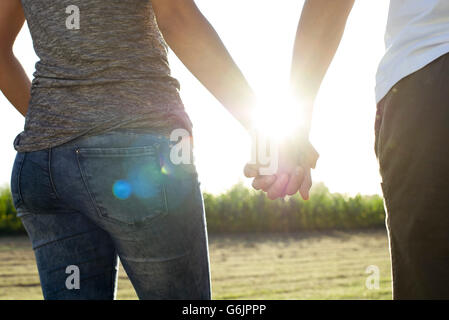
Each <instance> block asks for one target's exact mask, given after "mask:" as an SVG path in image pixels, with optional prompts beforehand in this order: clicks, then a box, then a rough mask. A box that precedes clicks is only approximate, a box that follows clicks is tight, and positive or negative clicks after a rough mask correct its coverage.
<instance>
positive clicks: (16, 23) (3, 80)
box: [0, 0, 31, 116]
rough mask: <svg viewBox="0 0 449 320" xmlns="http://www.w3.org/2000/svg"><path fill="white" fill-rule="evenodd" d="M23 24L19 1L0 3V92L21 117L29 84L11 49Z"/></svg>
mask: <svg viewBox="0 0 449 320" xmlns="http://www.w3.org/2000/svg"><path fill="white" fill-rule="evenodd" d="M24 22H25V17H24V14H23V9H22V4H21V2H20V0H2V1H0V90H1V91H2V92H3V94H4V95H5V97H6V98H7V99H8V100H9V101H10V102H11V103H12V105H13V106H14V107H15V108H16V109H17V110H18V111H19V112H20V113H21V114H22V115H23V116H25V115H26V113H27V110H28V102H29V99H30V88H31V82H30V80H29V79H28V76H27V75H26V73H25V71H24V70H23V67H22V66H21V64H20V62H19V61H18V60H17V58H16V57H15V56H14V53H13V50H12V48H13V45H14V41H15V39H16V37H17V34H18V33H19V31H20V29H21V28H22V26H23V23H24Z"/></svg>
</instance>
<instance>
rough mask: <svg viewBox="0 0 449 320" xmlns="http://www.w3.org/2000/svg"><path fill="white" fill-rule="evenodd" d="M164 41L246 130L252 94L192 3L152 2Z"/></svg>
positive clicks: (186, 0) (178, 0) (175, 0)
mask: <svg viewBox="0 0 449 320" xmlns="http://www.w3.org/2000/svg"><path fill="white" fill-rule="evenodd" d="M152 5H153V9H154V11H155V14H156V19H157V22H158V25H159V28H160V30H161V32H162V34H163V36H164V38H165V41H166V42H167V44H168V45H169V46H170V48H171V49H172V50H173V52H174V53H175V54H176V55H177V56H178V58H179V59H180V60H181V61H182V62H183V63H184V65H185V66H186V67H187V68H188V69H189V70H190V72H192V74H193V75H194V76H195V77H196V78H197V79H198V80H199V81H200V82H201V83H202V84H203V85H204V86H205V87H206V88H207V89H208V90H209V91H210V92H211V93H212V94H213V95H214V96H215V97H216V98H217V99H218V100H219V101H220V102H221V103H222V104H223V105H224V106H225V107H226V108H227V109H228V110H229V112H230V113H231V114H232V115H233V116H234V117H235V118H236V119H237V120H238V121H239V122H240V123H241V124H242V125H243V126H244V127H245V128H246V129H248V130H249V129H251V113H252V108H253V104H254V96H253V91H252V90H251V88H250V86H249V85H248V83H247V82H246V80H245V78H244V76H243V75H242V73H241V72H240V70H239V68H238V67H237V65H236V64H235V62H234V61H233V60H232V58H231V56H230V54H229V53H228V51H227V50H226V48H225V46H224V45H223V43H222V42H221V40H220V38H219V36H218V35H217V33H216V32H215V30H214V29H213V28H212V26H211V25H210V24H209V22H208V21H207V20H206V18H205V17H204V16H203V15H202V14H201V12H200V11H199V9H198V8H197V6H196V5H195V2H194V1H193V0H152Z"/></svg>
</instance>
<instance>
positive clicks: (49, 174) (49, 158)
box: [48, 148, 61, 199]
mask: <svg viewBox="0 0 449 320" xmlns="http://www.w3.org/2000/svg"><path fill="white" fill-rule="evenodd" d="M51 150H52V149H51V148H49V149H48V176H49V178H50V184H51V188H52V189H53V192H54V193H55V195H56V198H57V199H61V197H60V196H59V194H58V192H57V191H56V187H55V183H54V181H53V177H52V174H51V156H52V153H51Z"/></svg>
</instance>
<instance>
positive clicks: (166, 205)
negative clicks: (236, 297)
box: [11, 129, 211, 299]
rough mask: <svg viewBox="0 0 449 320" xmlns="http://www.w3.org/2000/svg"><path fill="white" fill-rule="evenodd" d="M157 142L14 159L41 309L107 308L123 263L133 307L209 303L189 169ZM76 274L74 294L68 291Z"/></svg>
mask: <svg viewBox="0 0 449 320" xmlns="http://www.w3.org/2000/svg"><path fill="white" fill-rule="evenodd" d="M171 144H172V142H170V141H169V139H168V138H167V137H165V136H162V135H157V134H154V133H145V132H142V131H139V130H137V129H136V130H132V129H131V130H130V129H127V130H124V129H116V130H113V131H109V132H106V133H103V134H100V135H95V136H89V137H87V136H86V137H82V138H78V139H75V140H72V141H70V142H68V143H66V144H63V145H60V146H58V147H55V148H49V149H45V150H40V151H33V152H24V153H21V152H19V153H17V156H16V159H15V163H14V167H13V172H12V177H11V191H12V195H13V201H14V206H15V207H16V209H17V215H18V216H19V217H20V218H21V220H22V222H23V224H24V226H25V229H26V230H27V233H28V235H29V237H30V239H31V241H32V245H33V249H34V252H35V256H36V261H37V266H38V270H39V276H40V280H41V285H42V291H43V294H44V298H45V299H113V298H114V297H115V291H116V283H117V262H118V260H117V256H118V257H120V261H121V262H122V264H123V266H124V268H125V271H126V273H127V274H128V276H129V278H130V280H131V282H132V284H133V286H134V288H135V290H136V293H137V295H138V297H139V298H140V299H210V295H211V294H210V291H211V290H210V276H209V256H208V245H207V232H206V224H205V216H204V209H203V199H202V196H201V192H200V188H199V183H198V177H197V173H196V169H195V167H194V165H193V164H179V165H174V164H172V163H171V161H170V158H169V155H170V147H171ZM73 265H74V266H77V267H78V268H79V271H80V288H79V289H69V288H68V287H67V285H66V281H67V279H68V277H69V276H70V275H71V274H72V273H70V272H69V271H68V272H67V273H66V271H67V267H68V266H73Z"/></svg>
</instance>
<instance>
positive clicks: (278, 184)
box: [267, 173, 288, 200]
mask: <svg viewBox="0 0 449 320" xmlns="http://www.w3.org/2000/svg"><path fill="white" fill-rule="evenodd" d="M287 183H288V175H287V174H285V173H281V174H280V175H279V176H278V177H277V179H276V181H275V182H274V183H273V184H272V185H271V187H270V188H269V189H268V191H267V196H268V198H270V199H271V200H274V199H276V198H279V197H280V196H282V194H283V192H284V190H285V187H286V186H287Z"/></svg>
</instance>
